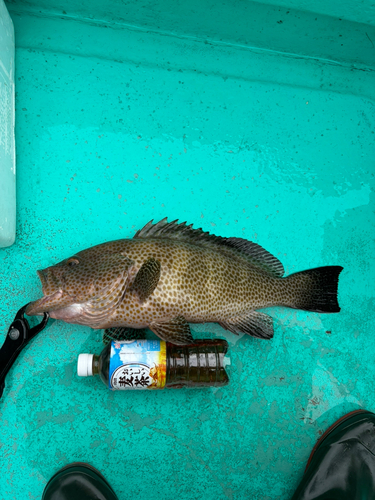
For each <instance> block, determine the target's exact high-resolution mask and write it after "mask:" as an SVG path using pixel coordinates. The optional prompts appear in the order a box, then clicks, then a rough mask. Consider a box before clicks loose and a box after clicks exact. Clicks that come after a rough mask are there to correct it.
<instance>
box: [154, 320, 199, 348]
mask: <svg viewBox="0 0 375 500" xmlns="http://www.w3.org/2000/svg"><path fill="white" fill-rule="evenodd" d="M149 328H150V330H152V331H153V332H154V333H155V334H156V335H157V336H158V337H160V338H161V339H163V340H165V341H166V342H170V343H171V344H177V345H186V344H191V343H193V342H194V339H193V337H192V335H191V331H190V326H189V324H188V322H187V321H186V319H185V318H183V317H182V316H178V317H176V318H173V319H171V320H170V321H168V322H165V323H159V322H154V323H151V325H150V326H149Z"/></svg>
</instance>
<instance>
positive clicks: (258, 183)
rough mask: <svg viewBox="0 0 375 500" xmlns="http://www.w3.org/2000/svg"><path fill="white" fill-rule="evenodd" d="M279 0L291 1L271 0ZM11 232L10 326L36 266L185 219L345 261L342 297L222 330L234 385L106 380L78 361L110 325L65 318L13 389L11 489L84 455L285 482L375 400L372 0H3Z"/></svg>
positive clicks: (289, 250)
mask: <svg viewBox="0 0 375 500" xmlns="http://www.w3.org/2000/svg"><path fill="white" fill-rule="evenodd" d="M276 3H277V5H276ZM6 5H7V8H8V10H9V13H10V15H11V17H12V20H13V23H14V27H15V39H16V79H15V81H16V152H17V234H16V241H15V244H14V245H13V246H10V247H9V248H3V249H0V296H1V299H2V300H1V301H0V312H1V318H2V330H1V333H0V341H1V342H2V341H3V340H4V338H5V334H6V331H7V326H8V325H9V324H10V323H11V321H12V320H13V317H14V314H15V313H16V311H17V310H18V309H19V308H20V307H21V306H23V305H24V304H26V303H27V302H29V301H31V300H35V299H37V298H39V297H40V296H41V286H40V282H39V280H38V277H37V274H36V270H37V269H42V268H45V267H47V266H49V265H52V264H54V263H57V262H59V261H60V260H62V259H64V258H66V257H69V256H70V255H72V254H74V253H76V252H77V251H79V250H83V249H85V248H87V247H89V246H92V245H95V244H98V243H102V242H105V241H109V240H112V239H119V238H131V237H132V236H133V235H134V233H135V231H136V230H137V229H139V228H141V227H142V226H143V225H144V224H146V223H147V222H148V221H149V220H150V219H154V220H159V219H161V218H163V217H168V218H169V220H173V219H179V220H181V221H187V222H188V223H193V224H194V227H202V228H203V229H204V230H206V231H210V232H212V233H213V234H216V235H220V236H237V237H241V238H247V239H250V240H252V241H255V242H256V243H258V244H260V245H261V246H263V247H264V248H265V249H267V250H268V251H269V252H271V253H273V254H274V255H275V256H277V257H278V258H279V259H280V260H281V261H282V262H283V264H284V266H285V269H286V274H290V273H293V272H296V271H300V270H303V269H307V268H312V267H317V266H324V265H342V266H343V267H344V271H343V272H342V274H341V277H340V283H339V303H340V306H341V308H342V311H341V312H340V313H339V314H332V315H323V314H315V313H306V312H302V311H296V310H292V309H284V308H273V309H271V310H269V311H268V312H269V313H270V314H271V315H272V316H273V317H274V321H275V336H274V338H273V340H271V341H262V340H258V339H254V338H251V337H248V336H235V335H233V334H231V333H229V332H226V331H224V330H223V329H221V328H220V327H219V326H217V325H212V324H210V325H208V324H206V325H193V327H192V330H193V335H194V336H195V337H196V338H225V339H227V341H228V343H229V355H230V357H231V366H230V369H229V373H230V379H231V380H230V385H229V386H226V387H223V388H219V389H212V388H211V389H200V390H164V391H155V392H143V391H139V392H136V391H124V392H117V393H115V392H110V391H108V390H107V389H106V387H105V386H104V385H102V383H101V382H100V380H97V379H93V378H88V379H79V378H78V377H77V375H76V363H77V357H78V354H79V353H82V352H92V353H100V351H101V350H102V339H101V333H102V332H98V331H94V330H91V329H90V328H87V327H83V326H76V325H69V324H65V323H63V322H61V321H51V325H50V327H49V328H48V329H46V330H45V331H44V332H43V333H41V334H40V335H39V336H37V337H36V339H35V340H34V341H33V342H32V343H31V344H30V345H29V346H28V347H27V348H26V349H25V350H24V351H23V352H22V354H21V355H20V357H19V359H18V361H17V363H16V364H15V365H14V367H13V369H12V371H11V372H10V374H9V375H8V377H7V380H6V389H5V392H4V395H3V398H2V399H1V400H0V415H1V423H2V425H1V428H0V449H1V455H2V460H1V462H0V478H1V479H0V499H1V500H26V499H28V500H33V499H39V498H40V497H41V495H42V492H43V489H44V486H45V484H46V482H47V481H48V480H49V479H50V477H51V476H52V475H53V474H54V473H55V472H56V471H57V470H58V469H59V468H61V467H63V466H65V465H67V464H69V463H71V462H75V461H81V462H88V463H91V464H92V465H93V466H95V467H96V468H98V469H99V470H100V471H101V472H102V473H103V474H104V475H105V476H106V477H107V478H108V480H109V481H110V483H111V485H112V486H113V488H114V490H115V491H116V492H117V494H118V496H119V499H120V500H122V499H125V498H133V499H138V498H148V499H150V500H159V499H162V500H174V499H175V498H176V497H178V498H179V500H192V499H193V498H194V499H198V498H205V499H207V500H213V499H215V500H216V499H217V500H224V499H225V500H226V499H230V500H237V499H253V500H287V499H289V498H290V496H291V494H292V492H293V491H294V489H295V488H296V486H297V484H298V482H299V480H300V478H301V477H302V474H303V470H304V467H305V463H306V460H307V458H308V456H309V454H310V451H311V449H312V447H313V445H314V443H315V442H316V440H317V438H318V437H319V436H320V435H321V434H322V433H323V432H324V431H325V429H326V428H327V427H328V426H329V425H331V424H332V423H333V422H334V421H335V420H336V419H337V418H339V417H340V416H342V415H343V414H345V413H346V412H348V411H351V410H354V409H358V408H366V409H368V410H371V411H375V389H374V375H375V355H374V354H375V334H374V331H375V320H374V309H375V300H374V283H375V264H374V254H375V242H374V234H375V233H374V229H375V228H374V226H375V216H374V201H375V200H374V185H375V178H374V174H375V168H374V167H375V165H374V163H375V160H374V158H375V140H374V138H375V135H374V131H375V107H374V103H375V29H374V26H375V12H374V9H373V6H371V2H368V1H363V2H348V1H344V2H323V0H321V1H316V2H314V8H312V7H311V2H307V1H303V0H289V1H287V0H285V1H279V2H276V0H275V2H274V4H268V3H253V2H250V1H249V2H238V1H230V0H224V1H223V2H220V3H219V4H217V3H213V2H209V1H208V0H204V1H201V0H192V1H188V2H185V3H182V2H171V1H167V0H163V1H162V2H146V1H143V0H142V1H140V2H133V3H126V2H124V1H121V0H114V1H111V2H109V1H107V0H105V1H102V2H96V1H95V2H93V1H88V0H82V1H81V2H74V1H73V0H66V1H65V2H62V1H59V0H53V1H47V0H29V1H26V0H8V1H7V2H6Z"/></svg>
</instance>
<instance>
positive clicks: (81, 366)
mask: <svg viewBox="0 0 375 500" xmlns="http://www.w3.org/2000/svg"><path fill="white" fill-rule="evenodd" d="M93 357H94V355H93V354H80V355H79V356H78V363H77V375H78V376H79V377H89V376H90V375H92V360H93Z"/></svg>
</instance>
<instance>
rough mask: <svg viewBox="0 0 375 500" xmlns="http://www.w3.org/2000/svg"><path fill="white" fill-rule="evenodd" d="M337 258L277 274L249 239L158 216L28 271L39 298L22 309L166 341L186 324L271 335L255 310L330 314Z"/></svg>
mask: <svg viewBox="0 0 375 500" xmlns="http://www.w3.org/2000/svg"><path fill="white" fill-rule="evenodd" d="M341 270H342V267H339V266H329V267H323V268H317V269H313V270H308V271H303V272H300V273H295V274H293V275H291V276H288V277H286V278H283V277H282V276H283V274H284V269H283V266H282V264H281V262H280V261H279V260H278V259H277V258H276V257H274V256H272V255H271V254H270V253H269V252H267V251H266V250H264V249H263V248H262V247H260V246H259V245H257V244H255V243H252V242H250V241H247V240H244V239H241V238H221V237H216V236H213V235H210V234H208V233H204V232H203V231H202V230H201V229H198V230H195V229H193V228H192V226H191V225H190V226H187V225H186V224H185V223H182V224H178V223H177V221H173V222H171V223H168V222H167V220H166V219H163V220H162V221H160V222H158V223H157V224H154V223H153V221H151V222H150V223H148V224H147V225H146V226H145V227H144V228H143V229H142V230H140V231H138V232H137V233H136V235H135V236H134V238H133V239H123V240H117V241H112V242H107V243H103V244H101V245H97V246H94V247H91V248H89V249H87V250H83V251H81V252H79V253H77V254H76V255H74V256H73V257H70V258H69V259H66V260H64V261H62V262H60V263H59V264H57V265H55V266H53V267H50V268H47V269H45V270H43V271H38V274H39V277H40V279H41V282H42V286H43V294H44V297H43V298H41V299H39V300H37V301H35V302H33V303H31V304H30V305H29V307H28V309H27V311H26V312H27V314H29V315H34V314H42V313H43V312H46V311H48V312H49V313H50V315H51V317H52V318H56V319H62V320H64V321H66V322H69V323H78V324H82V325H88V326H91V327H92V328H100V329H107V328H112V327H125V328H136V329H138V328H145V327H148V328H150V329H151V330H152V331H154V333H156V334H157V335H158V336H159V337H161V338H162V339H164V340H167V341H170V342H172V343H176V344H186V343H190V342H192V341H193V339H192V336H191V332H190V328H189V323H211V322H214V323H219V324H220V325H221V326H223V327H224V328H225V329H227V330H230V331H232V332H234V333H240V332H244V333H248V334H250V335H253V336H256V337H260V338H265V339H268V338H271V337H272V336H273V324H272V318H270V317H269V316H268V315H266V314H264V313H260V312H258V311H257V309H261V308H266V307H270V306H276V305H281V306H286V307H292V308H298V309H304V310H311V311H318V312H338V311H339V310H340V308H339V306H338V303H337V286H338V276H339V274H340V272H341Z"/></svg>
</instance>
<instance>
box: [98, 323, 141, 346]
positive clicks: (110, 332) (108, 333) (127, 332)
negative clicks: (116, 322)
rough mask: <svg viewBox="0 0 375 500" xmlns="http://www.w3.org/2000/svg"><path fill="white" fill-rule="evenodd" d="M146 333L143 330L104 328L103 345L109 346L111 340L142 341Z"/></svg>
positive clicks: (120, 327) (121, 327)
mask: <svg viewBox="0 0 375 500" xmlns="http://www.w3.org/2000/svg"><path fill="white" fill-rule="evenodd" d="M145 335H146V331H145V330H144V329H136V328H126V327H123V326H119V327H114V328H106V329H105V330H104V332H103V343H104V344H109V343H110V342H112V340H118V341H121V340H138V339H144V338H145Z"/></svg>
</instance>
